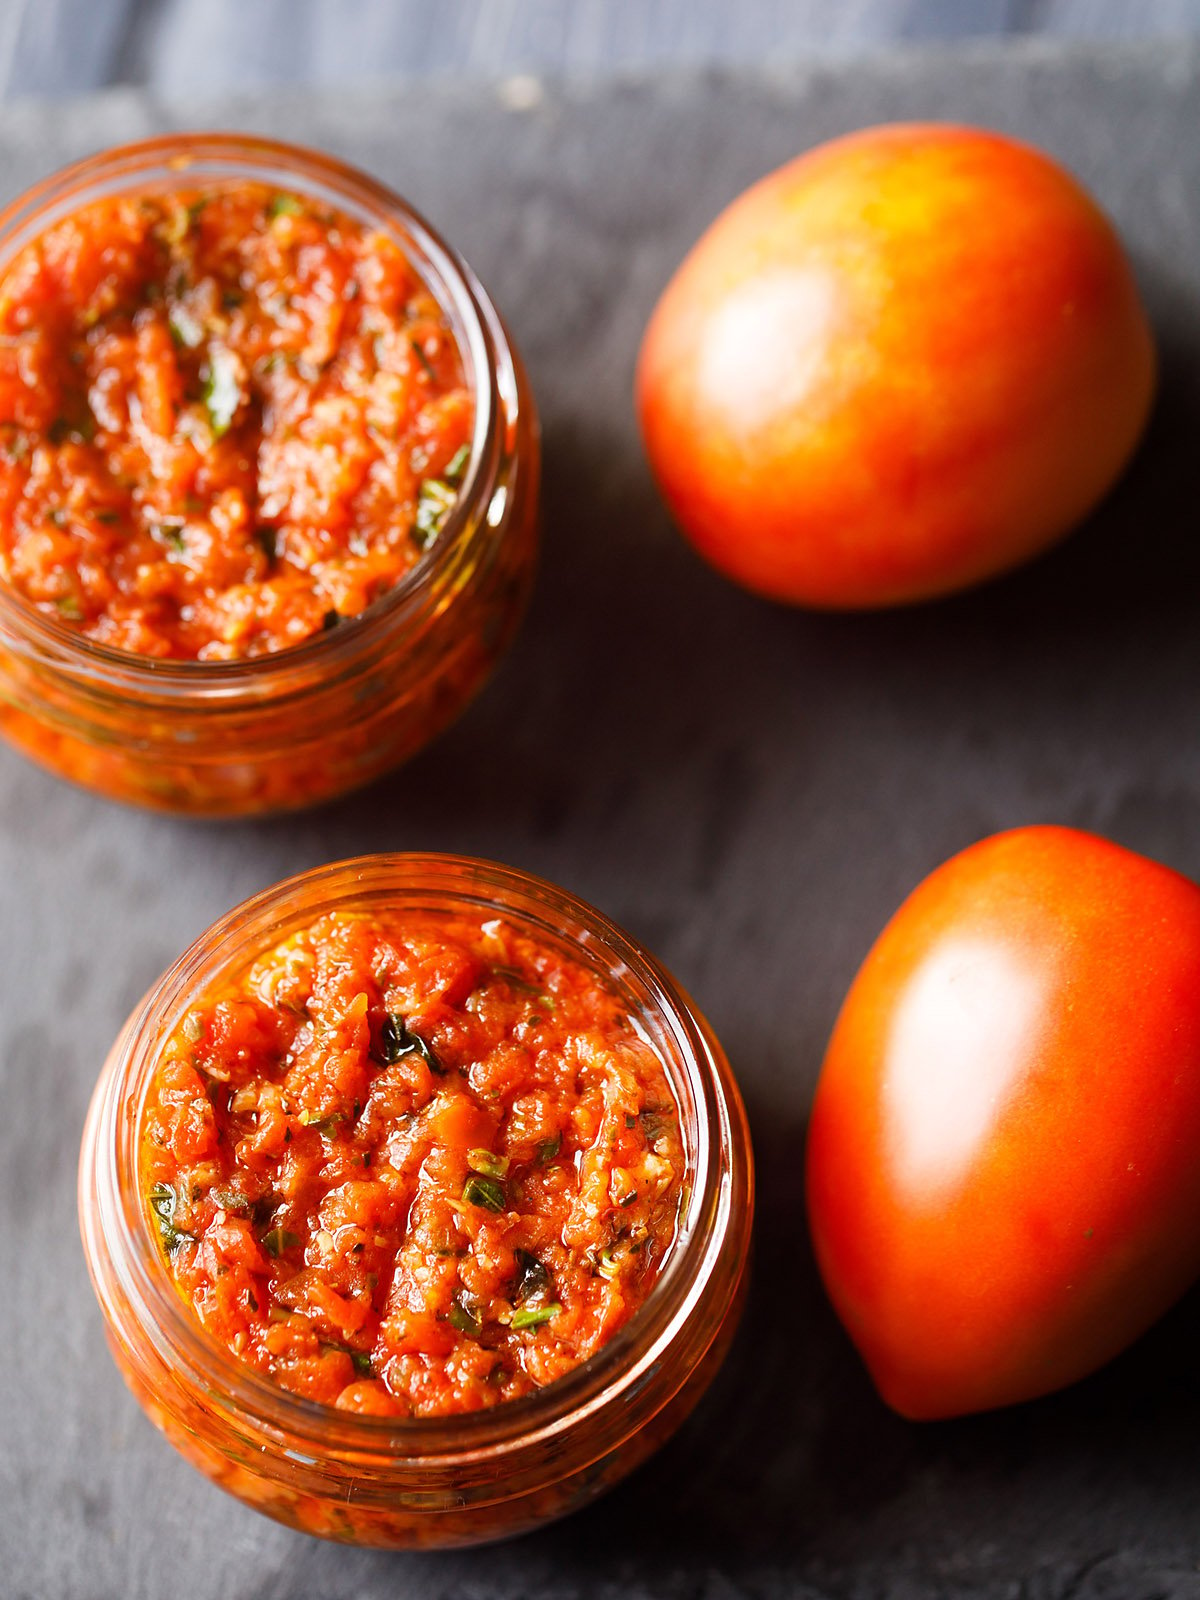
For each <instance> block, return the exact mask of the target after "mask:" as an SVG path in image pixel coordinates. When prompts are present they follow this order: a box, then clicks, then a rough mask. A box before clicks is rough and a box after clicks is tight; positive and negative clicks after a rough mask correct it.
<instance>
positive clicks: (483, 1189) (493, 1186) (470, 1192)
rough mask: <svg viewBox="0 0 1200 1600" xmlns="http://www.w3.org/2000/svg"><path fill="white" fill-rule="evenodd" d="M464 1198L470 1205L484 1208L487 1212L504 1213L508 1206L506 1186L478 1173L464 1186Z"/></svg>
mask: <svg viewBox="0 0 1200 1600" xmlns="http://www.w3.org/2000/svg"><path fill="white" fill-rule="evenodd" d="M462 1197H463V1199H464V1200H465V1201H466V1202H467V1204H468V1205H472V1206H482V1207H483V1209H484V1210H485V1211H503V1210H504V1209H505V1208H506V1207H507V1205H508V1200H507V1197H506V1196H505V1193H504V1185H503V1184H502V1183H501V1182H499V1180H498V1179H496V1178H485V1177H483V1176H482V1174H480V1173H478V1172H473V1173H472V1174H471V1176H470V1177H469V1178H468V1179H467V1181H466V1183H465V1184H464V1185H463V1192H462Z"/></svg>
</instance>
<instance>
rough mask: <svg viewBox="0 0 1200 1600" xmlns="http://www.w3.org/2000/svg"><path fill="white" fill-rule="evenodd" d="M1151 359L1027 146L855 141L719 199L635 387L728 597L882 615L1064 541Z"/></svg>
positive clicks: (1096, 233) (922, 130)
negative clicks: (719, 209)
mask: <svg viewBox="0 0 1200 1600" xmlns="http://www.w3.org/2000/svg"><path fill="white" fill-rule="evenodd" d="M1153 388H1154V351H1153V345H1152V343H1151V338H1150V333H1149V329H1148V327H1147V324H1146V320H1145V317H1144V314H1143V312H1142V309H1141V305H1140V303H1139V301H1138V296H1137V289H1136V286H1135V284H1134V281H1133V276H1132V274H1131V272H1130V270H1129V266H1128V263H1127V262H1126V260H1125V256H1124V254H1123V252H1122V249H1121V245H1120V241H1119V240H1118V238H1117V236H1116V234H1115V233H1114V231H1113V229H1112V227H1111V226H1110V224H1109V223H1108V221H1107V220H1106V218H1105V217H1104V215H1103V214H1102V213H1101V212H1100V211H1099V210H1098V209H1097V207H1096V206H1095V205H1094V204H1093V202H1092V201H1091V200H1090V199H1089V197H1088V196H1087V194H1086V193H1085V192H1084V191H1083V189H1082V188H1080V186H1079V184H1078V183H1076V182H1075V180H1074V179H1073V178H1071V177H1070V176H1069V175H1068V174H1067V173H1066V172H1064V171H1063V170H1062V168H1061V167H1058V166H1057V165H1055V163H1054V162H1052V161H1051V160H1049V158H1048V157H1046V156H1044V155H1042V154H1041V153H1040V152H1039V151H1037V150H1033V149H1031V148H1030V147H1029V146H1028V145H1024V144H1019V143H1017V142H1016V141H1014V140H1012V139H1006V138H1002V137H1001V136H1000V135H999V134H995V133H986V132H983V131H981V130H979V129H973V128H959V127H950V126H941V125H895V126H889V127H882V128H868V129H866V130H865V131H864V132H861V133H857V134H854V135H852V136H850V137H849V138H845V139H838V140H835V141H834V142H833V143H831V144H826V145H822V146H821V147H820V148H818V149H816V150H812V151H810V152H809V153H808V154H807V155H804V156H801V157H800V158H799V159H798V160H796V161H793V162H791V163H790V164H789V165H788V166H785V167H781V168H780V169H779V171H777V172H774V173H772V174H771V175H770V176H769V177H766V178H764V179H763V180H762V181H761V182H760V183H757V184H755V185H754V187H753V188H751V189H749V190H747V192H746V193H745V194H744V195H742V196H741V198H740V199H738V200H736V201H735V202H734V203H733V204H732V205H731V206H730V207H729V209H728V210H727V211H725V212H724V213H723V214H722V215H721V216H720V217H718V218H717V220H716V222H714V223H713V225H712V227H711V228H710V229H709V230H708V232H707V233H706V234H705V235H704V237H703V238H702V239H701V240H700V242H699V243H698V244H697V245H696V246H695V248H694V249H693V250H692V252H691V253H690V255H689V256H688V257H687V259H686V260H685V261H684V262H683V264H682V266H681V267H680V268H679V270H678V272H677V273H676V274H675V277H674V278H673V279H672V281H671V283H670V284H669V285H668V287H667V289H666V291H665V292H664V294H663V296H662V299H661V300H660V301H659V303H658V306H657V308H656V310H655V312H654V315H653V317H652V319H651V322H650V325H649V327H648V329H647V331H646V336H645V339H644V342H643V345H642V351H641V357H640V361H639V365H638V374H637V405H638V413H639V419H640V422H641V427H642V433H643V436H644V439H645V443H646V450H647V453H648V455H649V458H650V464H651V466H652V467H653V469H654V473H655V476H656V477H657V479H658V483H659V485H660V487H661V489H662V491H663V494H664V495H665V497H666V499H667V502H668V504H669V506H670V507H671V510H672V511H673V513H674V515H675V517H676V518H677V520H678V521H679V523H680V525H681V526H682V528H683V530H684V532H685V533H686V534H687V535H688V536H689V537H690V538H691V540H692V541H693V542H694V544H695V545H696V547H697V549H698V550H699V551H700V553H701V554H702V555H704V556H706V557H707V559H708V560H709V561H711V562H712V564H713V565H714V566H715V567H717V568H718V569H719V570H720V571H722V572H724V573H726V574H727V575H728V576H729V577H732V578H734V579H736V580H737V581H738V582H739V583H742V584H745V585H746V586H747V587H748V588H750V589H754V590H757V591H759V592H760V593H762V594H765V595H768V596H770V597H772V598H774V599H778V600H787V601H792V602H795V603H797V604H802V605H813V606H827V607H855V606H882V605H892V604H896V603H899V602H903V601H911V600H919V599H923V598H926V597H928V596H931V595H937V594H944V593H946V592H948V591H950V590H953V589H959V588H962V587H963V586H965V585H968V584H971V583H975V582H977V581H978V580H980V579H983V578H987V577H990V576H991V575H993V574H995V573H998V572H1001V571H1003V570H1005V569H1006V568H1008V567H1011V566H1015V565H1016V564H1017V563H1018V562H1021V561H1023V560H1025V559H1026V558H1027V557H1029V556H1031V555H1033V554H1034V553H1035V552H1037V551H1039V550H1042V549H1044V548H1045V547H1046V546H1047V545H1049V544H1051V543H1053V541H1054V540H1056V539H1058V538H1059V537H1060V536H1061V535H1063V534H1065V533H1066V532H1067V531H1068V530H1069V529H1070V528H1071V527H1072V526H1073V525H1074V524H1075V523H1076V522H1077V521H1078V520H1079V519H1080V518H1081V517H1082V516H1083V515H1084V513H1085V512H1087V511H1088V510H1089V509H1090V508H1091V507H1092V506H1093V505H1094V504H1095V503H1096V501H1098V500H1099V499H1100V497H1101V496H1102V495H1103V494H1104V493H1105V491H1106V490H1107V489H1108V488H1109V486H1110V485H1111V484H1112V483H1113V481H1114V480H1115V479H1116V477H1117V476H1118V474H1119V473H1120V471H1121V469H1122V467H1123V466H1124V465H1125V462H1126V460H1127V459H1128V457H1129V455H1130V454H1131V452H1132V450H1133V448H1134V445H1135V444H1136V442H1137V439H1138V436H1139V435H1140V433H1141V431H1142V427H1143V425H1144V423H1145V420H1146V416H1147V413H1148V411H1149V407H1150V401H1151V398H1152V394H1153Z"/></svg>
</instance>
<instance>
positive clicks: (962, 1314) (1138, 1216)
mask: <svg viewBox="0 0 1200 1600" xmlns="http://www.w3.org/2000/svg"><path fill="white" fill-rule="evenodd" d="M807 1181H808V1207H809V1220H810V1224H811V1228H812V1236H813V1242H814V1244H815V1247H816V1254H817V1261H818V1263H819V1265H820V1269H821V1272H822V1275H823V1276H824V1279H825V1283H826V1286H827V1288H828V1290H829V1294H830V1296H831V1298H832V1300H833V1303H834V1306H835V1307H836V1309H837V1311H838V1314H839V1315H840V1316H841V1318H842V1321H843V1322H844V1323H845V1325H846V1327H847V1329H848V1330H849V1333H850V1336H851V1338H852V1339H853V1340H854V1342H855V1343H856V1344H857V1346H858V1348H859V1351H860V1353H861V1354H862V1356H863V1358H864V1360H865V1361H866V1364H867V1366H868V1368H869V1369H870V1371H871V1374H872V1376H873V1377H874V1379H875V1382H876V1385H877V1386H878V1388H879V1391H880V1393H881V1394H882V1395H883V1398H884V1399H885V1400H886V1401H888V1403H889V1404H890V1405H892V1406H894V1407H895V1409H896V1410H897V1411H900V1412H902V1413H903V1414H904V1415H906V1416H909V1417H947V1416H954V1415H957V1414H959V1413H962V1412H968V1411H977V1410H985V1409H988V1408H990V1407H993V1406H1001V1405H1007V1404H1009V1403H1010V1402H1012V1401H1017V1400H1025V1399H1030V1398H1032V1397H1033V1396H1035V1395H1039V1394H1044V1393H1046V1392H1047V1391H1049V1390H1052V1389H1056V1388H1058V1387H1060V1386H1061V1385H1063V1384H1066V1383H1070V1382H1072V1381H1073V1380H1074V1379H1076V1378H1080V1377H1082V1376H1083V1375H1084V1374H1085V1373H1088V1372H1091V1371H1092V1370H1093V1369H1094V1368H1096V1367H1098V1366H1100V1365H1101V1364H1102V1363H1103V1362H1105V1361H1107V1360H1108V1359H1109V1358H1110V1357H1111V1356H1113V1355H1115V1354H1116V1353H1117V1351H1119V1350H1120V1349H1122V1348H1123V1347H1124V1346H1125V1345H1126V1344H1128V1343H1129V1342H1130V1341H1131V1340H1133V1339H1135V1338H1136V1337H1137V1336H1138V1335H1139V1334H1140V1333H1141V1332H1143V1330H1144V1329H1145V1328H1147V1327H1148V1326H1149V1325H1150V1323H1151V1322H1153V1321H1154V1320H1155V1318H1156V1317H1158V1316H1159V1315H1160V1314H1161V1313H1162V1312H1163V1311H1164V1310H1165V1309H1166V1308H1167V1307H1168V1306H1169V1305H1170V1304H1171V1303H1172V1301H1174V1300H1175V1299H1176V1298H1177V1297H1178V1296H1179V1295H1180V1294H1181V1293H1182V1291H1183V1290H1184V1289H1185V1288H1186V1287H1187V1285H1188V1284H1189V1283H1190V1282H1191V1281H1192V1280H1193V1279H1194V1278H1195V1277H1196V1275H1197V1273H1198V1272H1200V887H1197V885H1196V884H1194V883H1192V882H1191V881H1190V880H1188V879H1187V878H1184V877H1181V876H1180V875H1179V874H1178V873H1175V872H1171V871H1169V870H1168V869H1167V868H1165V867H1162V866H1159V865H1157V864H1156V863H1155V862H1153V861H1148V860H1147V859H1146V858H1145V857H1144V856H1139V855H1135V854H1134V853H1133V852H1131V851H1129V850H1124V849H1122V848H1120V847H1119V846H1117V845H1114V844H1110V843H1108V842H1107V841H1106V840H1103V839H1098V838H1096V837H1094V836H1093V835H1091V834H1086V833H1078V832H1075V831H1073V830H1071V829H1067V828H1025V829H1020V830H1018V831H1016V832H1013V833H1002V834H998V835H996V836H995V837H993V838H990V839H985V840H984V841H983V842H982V843H981V844H977V845H974V846H973V847H972V848H971V849H969V850H965V851H963V853H962V854H961V855H958V856H955V857H954V858H953V859H952V860H950V861H948V862H947V863H946V864H945V865H944V866H942V867H940V868H938V870H937V871H936V872H934V873H932V874H931V875H930V876H929V877H928V878H926V879H925V881H924V883H922V884H921V885H920V886H919V887H918V888H917V889H916V890H915V891H914V892H913V894H912V895H910V897H909V898H908V899H907V900H906V901H905V902H904V904H903V905H902V906H901V907H900V909H899V911H897V913H896V914H895V916H894V917H893V918H892V920H891V922H890V923H889V924H888V926H887V927H886V928H885V929H884V931H883V933H882V934H881V935H880V937H879V939H878V941H877V942H876V944H875V946H874V948H873V949H872V950H871V952H870V954H869V955H868V956H867V959H866V961H865V962H864V963H863V965H862V967H861V969H860V970H859V973H858V975H857V977H856V978H855V980H854V983H853V985H852V986H851V989H850V992H849V994H848V995H847V997H846V1000H845V1003H844V1005H843V1006H842V1011H841V1015H840V1016H839V1017H838V1020H837V1025H836V1027H835V1029H834V1032H833V1037H832V1039H831V1041H830V1044H829V1051H828V1054H827V1055H826V1058H825V1064H824V1067H823V1069H822V1072H821V1079H820V1083H819V1086H818V1089H817V1096H816V1102H815V1105H814V1107H813V1113H812V1121H811V1124H810V1130H809V1139H808V1172H807Z"/></svg>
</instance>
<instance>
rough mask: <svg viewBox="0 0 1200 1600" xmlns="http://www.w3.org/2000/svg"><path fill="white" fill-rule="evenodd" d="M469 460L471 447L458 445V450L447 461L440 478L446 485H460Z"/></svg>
mask: <svg viewBox="0 0 1200 1600" xmlns="http://www.w3.org/2000/svg"><path fill="white" fill-rule="evenodd" d="M470 459H471V446H470V445H469V444H462V445H459V447H458V449H457V450H456V451H455V452H454V454H453V455H452V456H451V457H450V459H449V461H447V463H446V466H445V469H444V471H443V472H442V477H443V478H444V479H445V480H446V482H447V483H461V482H462V476H463V473H464V472H465V471H466V470H467V462H468V461H470Z"/></svg>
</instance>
